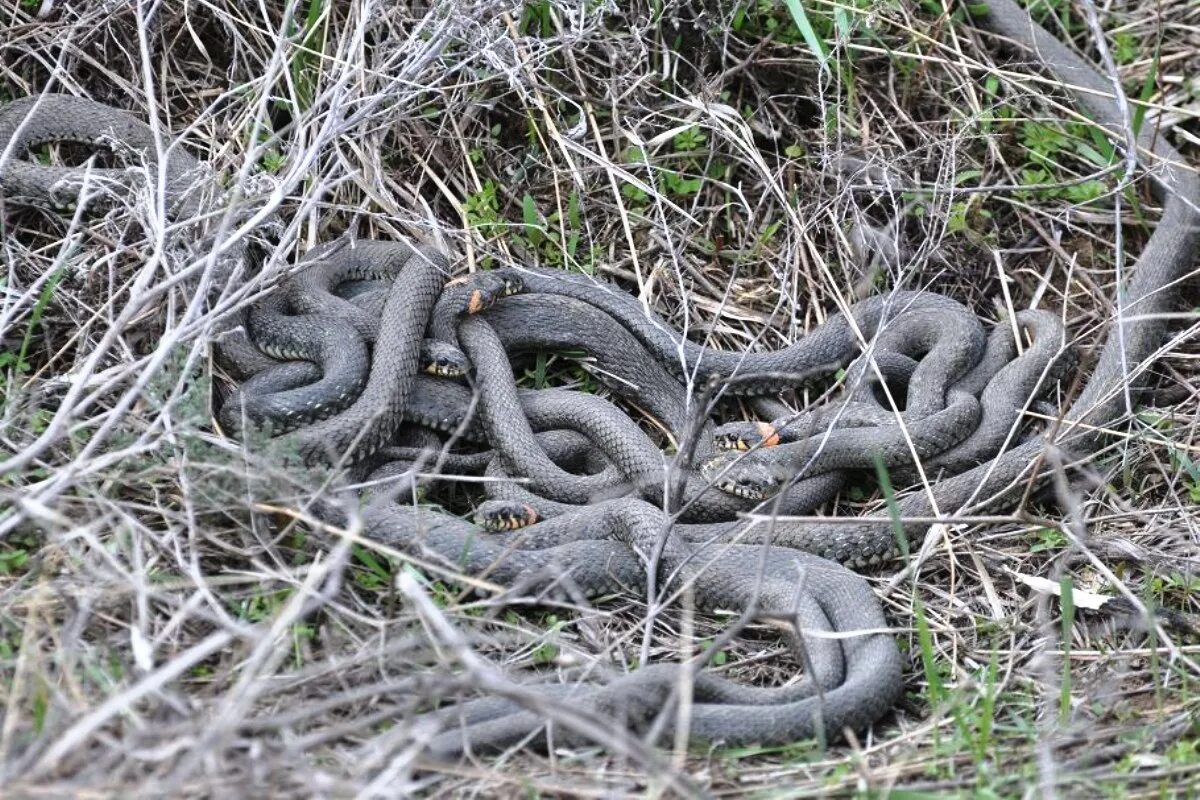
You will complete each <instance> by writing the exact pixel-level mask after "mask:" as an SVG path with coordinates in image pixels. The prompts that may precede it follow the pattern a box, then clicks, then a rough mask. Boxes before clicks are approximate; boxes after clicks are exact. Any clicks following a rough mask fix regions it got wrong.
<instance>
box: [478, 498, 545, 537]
mask: <svg viewBox="0 0 1200 800" xmlns="http://www.w3.org/2000/svg"><path fill="white" fill-rule="evenodd" d="M538 520H539V517H538V512H537V509H535V508H534V507H533V506H531V505H528V504H527V503H517V502H514V501H509V500H488V501H487V502H486V503H482V504H480V506H479V508H477V509H475V524H477V525H478V526H479V527H481V528H483V529H484V530H485V531H488V532H490V533H504V532H506V531H516V530H520V529H521V528H527V527H529V526H530V525H533V524H534V523H535V522H537V521H538Z"/></svg>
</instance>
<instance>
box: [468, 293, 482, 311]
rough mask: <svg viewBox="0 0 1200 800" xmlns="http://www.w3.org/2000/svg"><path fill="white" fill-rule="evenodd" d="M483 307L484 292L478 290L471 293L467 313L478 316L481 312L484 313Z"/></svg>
mask: <svg viewBox="0 0 1200 800" xmlns="http://www.w3.org/2000/svg"><path fill="white" fill-rule="evenodd" d="M483 307H484V302H483V292H481V291H480V290H478V289H476V290H474V291H473V292H471V299H470V300H468V301H467V313H468V314H478V313H479V312H480V311H483Z"/></svg>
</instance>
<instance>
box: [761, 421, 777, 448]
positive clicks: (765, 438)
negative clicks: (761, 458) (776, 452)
mask: <svg viewBox="0 0 1200 800" xmlns="http://www.w3.org/2000/svg"><path fill="white" fill-rule="evenodd" d="M758 435H759V436H761V437H762V446H763V447H774V446H775V445H777V444H779V433H778V432H777V431H776V430H775V428H774V427H772V426H771V425H770V424H769V423H766V422H760V423H758Z"/></svg>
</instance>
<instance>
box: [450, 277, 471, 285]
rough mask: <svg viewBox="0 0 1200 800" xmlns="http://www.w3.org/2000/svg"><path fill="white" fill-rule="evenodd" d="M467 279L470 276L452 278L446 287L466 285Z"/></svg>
mask: <svg viewBox="0 0 1200 800" xmlns="http://www.w3.org/2000/svg"><path fill="white" fill-rule="evenodd" d="M467 277H468V276H466V275H459V276H458V277H457V278H451V279H450V280H448V281H446V285H447V286H458V285H459V284H463V283H466V282H467Z"/></svg>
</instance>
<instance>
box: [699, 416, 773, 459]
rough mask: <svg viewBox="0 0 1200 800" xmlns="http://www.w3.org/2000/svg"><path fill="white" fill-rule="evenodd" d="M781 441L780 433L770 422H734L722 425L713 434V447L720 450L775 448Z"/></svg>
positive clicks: (743, 450) (742, 450)
mask: <svg viewBox="0 0 1200 800" xmlns="http://www.w3.org/2000/svg"><path fill="white" fill-rule="evenodd" d="M780 441H782V440H781V438H780V435H779V431H777V430H776V429H775V426H774V425H772V424H771V423H769V422H754V423H750V422H734V423H730V424H728V425H722V426H721V428H719V429H718V432H717V433H715V434H713V445H714V446H715V447H716V448H717V449H719V450H736V451H741V452H745V451H747V450H752V449H754V448H756V447H774V446H776V445H777V444H779V443H780Z"/></svg>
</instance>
